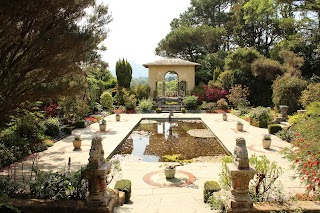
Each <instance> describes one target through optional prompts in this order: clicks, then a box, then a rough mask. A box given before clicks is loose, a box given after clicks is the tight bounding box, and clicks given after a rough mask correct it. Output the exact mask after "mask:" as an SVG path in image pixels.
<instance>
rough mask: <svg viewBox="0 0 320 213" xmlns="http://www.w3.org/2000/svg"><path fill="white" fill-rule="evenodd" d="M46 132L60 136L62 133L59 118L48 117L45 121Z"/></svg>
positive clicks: (53, 135) (49, 134)
mask: <svg viewBox="0 0 320 213" xmlns="http://www.w3.org/2000/svg"><path fill="white" fill-rule="evenodd" d="M44 127H45V131H44V133H45V134H46V135H48V136H52V137H55V136H58V135H59V134H60V122H59V119H58V118H48V119H47V120H46V121H45V122H44Z"/></svg>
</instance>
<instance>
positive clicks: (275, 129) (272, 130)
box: [268, 124, 282, 134]
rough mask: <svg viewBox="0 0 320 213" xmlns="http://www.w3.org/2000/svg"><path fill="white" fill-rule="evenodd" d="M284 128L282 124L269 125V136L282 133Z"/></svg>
mask: <svg viewBox="0 0 320 213" xmlns="http://www.w3.org/2000/svg"><path fill="white" fill-rule="evenodd" d="M281 130H282V127H281V125H280V124H270V125H268V132H269V134H276V133H277V132H279V131H281Z"/></svg>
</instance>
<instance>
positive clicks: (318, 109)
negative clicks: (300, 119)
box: [307, 101, 320, 117]
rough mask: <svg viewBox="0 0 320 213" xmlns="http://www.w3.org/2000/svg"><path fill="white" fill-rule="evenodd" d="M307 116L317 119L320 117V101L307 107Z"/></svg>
mask: <svg viewBox="0 0 320 213" xmlns="http://www.w3.org/2000/svg"><path fill="white" fill-rule="evenodd" d="M307 114H308V115H309V116H314V117H317V116H319V115H320V101H316V102H312V103H310V104H309V105H308V106H307Z"/></svg>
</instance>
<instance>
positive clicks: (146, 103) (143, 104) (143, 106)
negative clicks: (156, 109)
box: [139, 99, 153, 112]
mask: <svg viewBox="0 0 320 213" xmlns="http://www.w3.org/2000/svg"><path fill="white" fill-rule="evenodd" d="M152 106H153V104H152V100H151V99H142V100H141V101H140V104H139V108H140V110H142V111H143V112H146V111H148V110H151V109H152Z"/></svg>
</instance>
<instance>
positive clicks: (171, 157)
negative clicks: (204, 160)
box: [161, 154, 192, 163]
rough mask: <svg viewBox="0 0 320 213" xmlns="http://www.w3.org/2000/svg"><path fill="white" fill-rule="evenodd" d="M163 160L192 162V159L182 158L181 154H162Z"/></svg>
mask: <svg viewBox="0 0 320 213" xmlns="http://www.w3.org/2000/svg"><path fill="white" fill-rule="evenodd" d="M161 161H162V162H178V163H191V161H192V160H183V159H181V154H173V155H163V156H161Z"/></svg>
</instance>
